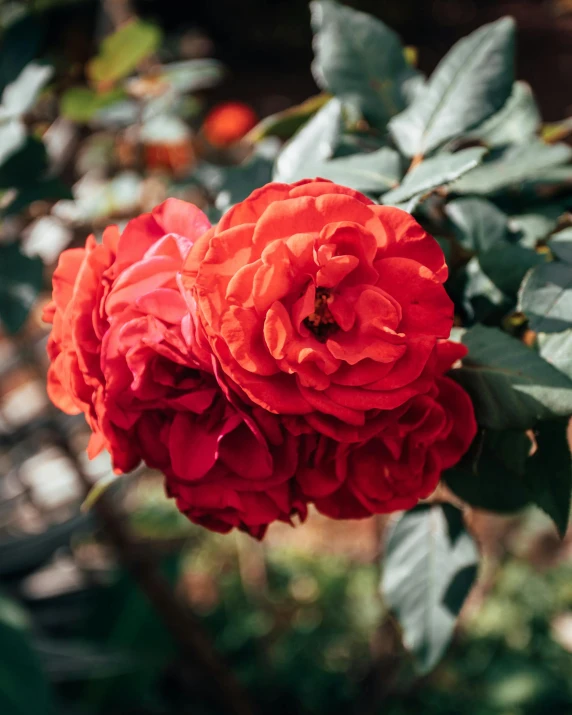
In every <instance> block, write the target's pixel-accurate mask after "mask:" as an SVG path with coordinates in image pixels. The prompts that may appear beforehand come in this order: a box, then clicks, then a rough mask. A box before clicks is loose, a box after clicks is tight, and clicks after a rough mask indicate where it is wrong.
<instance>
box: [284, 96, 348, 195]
mask: <svg viewBox="0 0 572 715" xmlns="http://www.w3.org/2000/svg"><path fill="white" fill-rule="evenodd" d="M342 111H343V109H342V103H341V102H340V101H339V100H338V99H331V100H330V101H329V102H328V103H327V104H326V105H325V106H324V107H322V109H320V111H319V112H318V113H317V114H315V115H314V116H313V117H312V119H310V121H309V122H308V123H307V124H305V125H304V126H303V127H302V129H300V130H299V131H298V132H296V134H294V136H293V137H292V139H290V141H289V142H287V143H286V144H285V145H284V148H283V149H282V151H281V152H280V154H279V155H278V157H277V159H276V165H275V167H274V174H273V179H274V181H284V182H291V181H296V180H297V179H303V178H307V176H308V174H307V172H306V168H307V167H308V166H311V165H312V164H314V163H316V162H321V161H324V160H325V159H329V158H330V157H331V156H332V153H333V151H334V146H335V144H336V142H337V140H338V138H339V136H340V133H341V128H342Z"/></svg>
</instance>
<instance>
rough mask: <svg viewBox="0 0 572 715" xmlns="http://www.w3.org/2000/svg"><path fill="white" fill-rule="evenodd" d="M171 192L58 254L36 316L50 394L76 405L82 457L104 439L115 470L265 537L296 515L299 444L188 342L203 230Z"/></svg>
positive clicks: (193, 514) (194, 510)
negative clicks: (188, 292)
mask: <svg viewBox="0 0 572 715" xmlns="http://www.w3.org/2000/svg"><path fill="white" fill-rule="evenodd" d="M209 225H210V224H209V223H208V221H207V219H206V217H205V216H204V215H203V214H202V213H201V212H200V211H199V210H198V209H197V208H196V207H194V206H192V205H191V204H187V203H185V202H182V201H177V200H175V199H170V200H168V201H166V202H165V203H164V204H162V205H161V206H159V207H158V208H156V209H155V210H154V211H153V212H152V213H151V214H145V215H143V216H140V217H139V218H137V219H134V220H133V221H131V222H129V224H128V225H127V227H126V229H125V230H124V232H123V234H122V235H121V236H120V235H119V231H118V229H117V228H116V227H111V228H108V229H107V230H106V231H105V233H104V237H103V243H101V244H97V243H96V242H95V239H94V238H93V237H92V236H90V237H89V238H88V240H87V242H86V246H85V248H84V249H71V250H68V251H65V252H64V253H63V254H62V256H61V258H60V262H59V265H58V267H57V269H56V271H55V274H54V279H53V285H54V289H53V301H52V302H51V303H50V304H49V305H48V306H47V308H46V310H45V314H44V317H45V319H46V320H47V321H49V322H52V323H53V330H52V334H51V336H50V339H49V344H48V353H49V356H50V358H51V360H52V364H51V366H50V369H49V376H48V390H49V394H50V397H51V399H52V400H53V402H54V403H55V404H56V405H57V406H58V407H59V408H60V409H62V410H63V411H64V412H67V413H70V414H77V413H79V412H83V413H84V414H85V416H86V419H87V421H88V423H89V425H90V427H91V429H92V432H93V434H92V437H91V441H90V444H89V449H88V452H89V455H90V456H91V457H93V456H95V455H96V454H97V453H98V452H99V451H101V449H103V448H104V447H105V448H106V449H107V450H108V451H109V452H110V454H111V457H112V461H113V464H114V467H115V469H116V470H117V471H118V472H127V471H130V470H132V469H133V468H134V467H136V466H137V464H138V463H139V462H140V460H142V459H143V460H144V461H145V462H146V463H147V464H148V465H149V466H151V467H155V468H157V469H160V470H161V471H162V472H163V473H164V474H165V476H166V479H167V491H168V492H169V494H170V495H171V496H173V497H175V498H176V500H177V504H178V506H179V508H180V509H181V511H183V512H184V513H185V514H187V515H188V516H189V518H190V519H192V520H193V521H195V522H197V523H201V524H203V525H205V526H207V527H209V528H212V529H215V530H220V531H228V530H229V529H230V528H232V527H233V526H237V527H241V528H243V529H246V530H248V531H249V532H250V533H252V534H253V535H256V536H261V535H262V533H263V532H264V529H265V527H266V525H267V524H268V523H270V522H271V521H274V520H276V519H283V520H289V519H290V516H291V514H292V513H293V512H294V511H298V512H299V513H301V514H302V515H303V513H304V506H303V504H302V503H299V501H297V500H296V497H295V494H294V486H293V485H292V484H291V483H290V482H289V481H288V480H289V479H290V477H292V475H293V473H294V471H295V468H296V464H297V442H296V439H295V438H294V437H293V436H292V435H290V434H289V433H287V432H286V431H285V430H284V429H283V428H282V426H281V425H280V423H279V420H278V418H276V417H275V416H274V415H271V414H269V413H266V412H265V411H264V410H262V409H260V408H257V407H255V406H254V407H250V406H249V405H246V404H238V403H237V402H236V401H231V400H230V399H227V396H225V394H224V393H223V389H222V388H221V386H220V385H219V383H218V382H217V380H216V379H215V377H214V375H213V367H212V361H211V360H210V358H209V356H201V354H200V353H199V351H196V350H193V349H192V345H193V342H194V339H193V332H194V327H193V316H192V314H191V312H190V311H189V309H188V306H187V304H186V303H185V300H184V299H183V296H182V293H181V291H180V290H179V288H178V285H177V274H178V272H179V271H180V269H181V267H182V264H183V261H184V260H185V258H186V256H187V254H188V252H189V250H190V248H191V246H192V244H193V241H194V240H195V239H196V238H197V237H198V236H199V235H200V234H202V233H204V231H206V230H207V229H208V228H209Z"/></svg>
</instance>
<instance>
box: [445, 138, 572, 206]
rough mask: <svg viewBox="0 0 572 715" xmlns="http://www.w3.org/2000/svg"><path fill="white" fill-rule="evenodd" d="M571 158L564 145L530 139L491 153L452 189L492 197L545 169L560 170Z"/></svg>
mask: <svg viewBox="0 0 572 715" xmlns="http://www.w3.org/2000/svg"><path fill="white" fill-rule="evenodd" d="M571 158H572V149H571V148H570V147H568V146H566V145H565V144H553V145H549V144H543V143H542V142H541V141H540V140H531V141H529V142H527V143H526V144H516V145H514V146H511V147H509V148H507V149H505V150H504V151H500V152H496V153H495V154H491V156H490V158H489V159H488V160H487V161H485V162H483V163H482V164H481V166H479V167H477V168H476V169H475V170H474V171H472V172H471V173H470V174H469V175H468V176H463V177H461V178H460V179H459V180H458V181H455V183H454V184H453V185H452V186H451V191H453V192H456V193H459V194H494V193H496V192H497V191H500V190H501V189H505V188H507V187H511V186H515V187H517V188H518V187H519V185H520V184H522V183H523V182H526V181H529V180H533V179H534V180H537V179H539V178H541V174H542V172H543V171H544V170H546V169H551V168H552V167H559V165H560V164H565V163H566V162H567V161H569V160H570V159H571Z"/></svg>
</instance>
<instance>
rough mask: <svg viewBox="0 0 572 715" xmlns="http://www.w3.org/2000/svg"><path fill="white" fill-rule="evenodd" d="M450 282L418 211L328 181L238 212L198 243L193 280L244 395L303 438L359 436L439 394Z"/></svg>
mask: <svg viewBox="0 0 572 715" xmlns="http://www.w3.org/2000/svg"><path fill="white" fill-rule="evenodd" d="M446 277H447V266H446V264H445V260H444V257H443V253H442V251H441V249H440V247H439V245H438V243H437V242H436V241H435V240H434V239H433V238H432V237H431V236H429V235H428V234H427V233H426V232H425V231H424V230H423V229H422V228H421V226H420V225H419V224H418V223H417V222H416V221H415V220H414V219H413V218H412V217H411V216H410V215H409V214H407V213H406V212H405V211H401V210H400V209H396V208H391V207H385V206H378V205H376V204H374V203H373V202H372V201H370V200H369V199H368V198H366V197H365V196H363V195H362V194H360V193H358V192H356V191H353V190H352V189H348V188H345V187H343V186H338V185H336V184H333V183H331V182H329V181H325V180H320V179H318V180H314V181H310V180H304V181H300V182H298V183H296V184H292V185H286V184H277V183H275V184H268V185H267V186H265V187H263V188H261V189H258V190H256V191H254V192H253V193H252V194H251V196H250V197H248V198H247V199H246V200H245V201H243V202H241V203H240V204H238V205H236V206H235V207H234V208H232V209H231V210H230V211H229V212H228V213H227V214H226V215H224V216H223V218H222V219H221V221H220V222H219V224H218V225H217V226H214V227H213V228H211V229H210V231H208V232H207V233H206V234H205V235H204V236H202V237H201V238H200V239H199V240H198V241H197V242H196V243H195V245H194V246H193V250H192V251H191V253H190V254H189V257H188V258H187V261H186V263H185V267H184V271H183V284H184V285H185V286H186V288H187V289H188V290H189V292H190V294H191V295H192V298H193V299H194V300H196V303H197V320H198V323H199V340H200V341H202V342H203V343H206V344H208V346H209V348H210V349H211V350H212V352H213V353H214V355H215V356H216V359H217V360H218V362H219V363H220V365H221V367H222V370H223V371H224V373H225V374H226V376H227V378H228V379H229V380H230V381H231V383H232V385H233V389H235V390H236V391H237V392H239V393H240V394H241V395H246V396H247V397H248V399H250V400H252V401H253V402H254V403H256V404H258V405H260V406H261V407H263V408H264V409H266V410H269V411H270V412H274V413H277V414H281V415H286V416H292V417H291V419H290V426H291V428H292V429H296V430H298V431H304V430H305V429H306V425H309V426H310V427H311V428H312V429H316V430H318V431H319V432H322V433H324V434H326V435H329V436H331V437H333V438H337V439H341V440H344V441H355V440H359V438H360V437H359V434H360V428H362V427H363V426H364V424H366V419H367V416H368V414H369V413H370V412H371V411H376V410H380V409H382V410H388V409H393V408H396V407H399V406H401V405H403V404H404V403H405V402H406V401H407V400H409V399H410V398H412V397H414V396H416V395H419V394H422V393H426V392H428V391H429V390H430V389H431V388H432V386H433V384H434V381H435V370H436V364H437V353H436V346H437V343H438V341H439V340H440V339H446V338H448V337H449V333H450V330H451V327H452V323H453V304H452V302H451V300H450V299H449V297H448V296H447V294H446V292H445V289H444V288H443V282H444V281H445V279H446ZM300 418H303V420H302V421H301V420H300ZM301 422H302V423H303V424H301ZM296 425H297V426H296Z"/></svg>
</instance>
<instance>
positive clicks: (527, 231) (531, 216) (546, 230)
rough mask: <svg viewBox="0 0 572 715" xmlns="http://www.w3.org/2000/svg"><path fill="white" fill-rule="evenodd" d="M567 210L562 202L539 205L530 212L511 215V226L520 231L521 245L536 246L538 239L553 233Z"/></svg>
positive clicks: (512, 229) (513, 229)
mask: <svg viewBox="0 0 572 715" xmlns="http://www.w3.org/2000/svg"><path fill="white" fill-rule="evenodd" d="M565 210H566V208H565V206H564V205H563V204H560V203H548V204H541V205H537V206H534V207H532V208H531V209H530V212H528V213H523V214H517V215H515V216H511V217H510V219H509V228H510V229H511V231H514V232H518V233H520V241H519V242H520V243H521V245H523V246H526V247H527V248H534V247H535V246H536V245H537V243H538V241H541V240H542V239H544V238H546V237H547V236H548V235H549V234H550V233H552V231H553V230H554V229H555V228H556V226H557V225H558V220H559V219H560V217H561V216H562V214H563V213H564V212H565Z"/></svg>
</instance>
